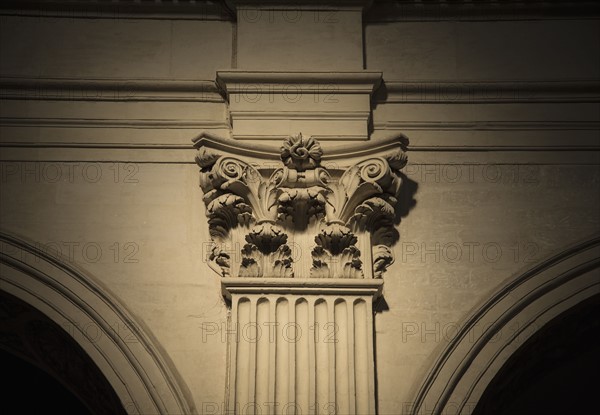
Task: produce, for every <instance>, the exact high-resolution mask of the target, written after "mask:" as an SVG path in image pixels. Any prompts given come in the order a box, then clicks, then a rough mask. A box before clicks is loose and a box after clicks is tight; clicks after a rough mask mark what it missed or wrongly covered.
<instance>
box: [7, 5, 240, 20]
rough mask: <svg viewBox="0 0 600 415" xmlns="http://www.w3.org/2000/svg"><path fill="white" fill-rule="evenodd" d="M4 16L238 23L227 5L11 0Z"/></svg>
mask: <svg viewBox="0 0 600 415" xmlns="http://www.w3.org/2000/svg"><path fill="white" fill-rule="evenodd" d="M0 15H5V16H7V15H8V16H11V15H14V16H31V17H62V18H71V19H74V18H75V19H76V18H81V19H86V18H90V19H158V20H162V19H169V20H225V21H231V20H234V16H233V13H232V12H231V10H229V9H228V8H227V6H226V5H225V3H224V2H223V1H206V0H195V1H194V0H192V1H190V0H180V1H177V0H153V1H145V0H143V1H140V0H137V1H131V0H112V1H107V2H99V1H96V0H87V1H86V0H71V1H69V0H23V1H18V0H8V1H4V2H3V3H2V6H0Z"/></svg>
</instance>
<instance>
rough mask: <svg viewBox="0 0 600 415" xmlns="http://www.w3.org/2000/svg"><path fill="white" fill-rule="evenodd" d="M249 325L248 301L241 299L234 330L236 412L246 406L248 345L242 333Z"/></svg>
mask: <svg viewBox="0 0 600 415" xmlns="http://www.w3.org/2000/svg"><path fill="white" fill-rule="evenodd" d="M249 323H250V300H248V299H246V298H243V299H241V300H240V301H239V303H238V315H237V325H236V327H235V330H236V336H235V338H236V348H237V353H236V355H237V359H236V376H235V402H234V408H236V412H237V411H238V410H239V409H238V408H245V407H247V405H248V401H249V396H248V384H247V379H249V376H250V373H249V366H250V365H249V363H250V343H249V342H248V341H247V339H246V338H245V336H244V335H243V333H242V331H243V329H245V328H246V327H248V325H249Z"/></svg>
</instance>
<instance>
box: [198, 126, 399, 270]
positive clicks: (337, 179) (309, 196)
mask: <svg viewBox="0 0 600 415" xmlns="http://www.w3.org/2000/svg"><path fill="white" fill-rule="evenodd" d="M195 143H196V147H197V149H198V155H197V157H196V161H197V163H198V165H199V166H200V186H201V188H202V191H203V192H204V201H205V203H206V214H207V216H208V218H209V219H208V224H209V230H210V235H211V238H212V240H213V242H214V244H215V247H214V248H213V251H212V255H211V258H212V260H213V262H214V264H213V268H214V269H220V270H221V272H220V274H221V275H223V276H232V277H288V278H289V277H294V278H379V277H381V276H382V275H383V273H384V272H385V270H386V268H387V267H388V266H389V265H390V264H391V263H392V262H393V255H392V250H391V247H392V245H393V244H394V243H396V242H397V240H398V237H399V235H398V232H397V230H396V229H395V226H394V225H395V223H394V218H395V217H396V209H397V208H398V194H399V191H400V187H401V185H402V179H401V173H400V169H401V168H402V167H404V165H405V164H406V161H407V157H406V153H405V149H406V143H405V141H404V140H403V139H402V138H401V137H397V138H393V139H387V140H382V141H381V142H378V143H373V144H371V145H362V146H361V145H355V146H348V147H346V148H343V149H340V148H338V149H332V150H331V153H330V154H327V153H326V152H325V151H324V150H323V148H322V146H321V144H320V143H319V142H318V141H317V140H316V139H314V138H312V137H308V138H305V137H303V136H302V134H298V135H296V136H292V137H288V138H286V139H284V141H283V145H282V146H281V147H280V148H279V149H277V147H269V146H265V145H260V146H252V147H250V146H248V145H244V144H242V143H241V142H239V141H238V142H235V141H234V140H228V139H221V138H217V137H214V136H210V135H207V134H204V135H202V136H201V137H199V138H198V139H197V140H195ZM324 162H329V163H324ZM328 164H329V165H331V166H333V167H325V166H327V165H328ZM219 244H221V245H222V246H227V249H224V248H223V247H222V246H218V245H219ZM295 252H296V253H297V255H295V254H294V253H295Z"/></svg>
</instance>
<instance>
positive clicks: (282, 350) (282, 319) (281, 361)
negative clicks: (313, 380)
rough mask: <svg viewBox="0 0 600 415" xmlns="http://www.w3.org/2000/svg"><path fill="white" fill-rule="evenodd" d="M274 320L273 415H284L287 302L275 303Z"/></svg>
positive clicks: (285, 402)
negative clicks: (275, 330) (275, 332)
mask: <svg viewBox="0 0 600 415" xmlns="http://www.w3.org/2000/svg"><path fill="white" fill-rule="evenodd" d="M275 319H276V323H277V326H276V328H277V336H276V352H275V353H276V355H275V366H276V368H275V401H274V402H275V414H276V415H282V414H284V406H285V405H287V404H288V403H289V401H290V399H289V385H290V382H289V380H290V379H289V376H290V375H289V373H290V353H289V346H290V345H289V340H288V339H287V338H286V337H285V335H286V334H285V333H284V330H285V328H286V325H287V324H288V323H289V304H288V300H286V299H284V298H282V299H280V300H279V301H277V304H276V309H275Z"/></svg>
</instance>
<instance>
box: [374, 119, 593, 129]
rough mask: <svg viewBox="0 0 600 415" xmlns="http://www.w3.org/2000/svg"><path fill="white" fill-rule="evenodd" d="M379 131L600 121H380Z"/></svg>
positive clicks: (588, 125)
mask: <svg viewBox="0 0 600 415" xmlns="http://www.w3.org/2000/svg"><path fill="white" fill-rule="evenodd" d="M374 128H375V129H379V130H401V131H411V130H435V131H438V130H439V131H445V130H449V131H467V130H479V131H504V130H517V131H529V130H553V131H556V130H561V131H563V130H566V131H570V130H592V131H596V130H600V122H599V121H380V122H375V123H374Z"/></svg>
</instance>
